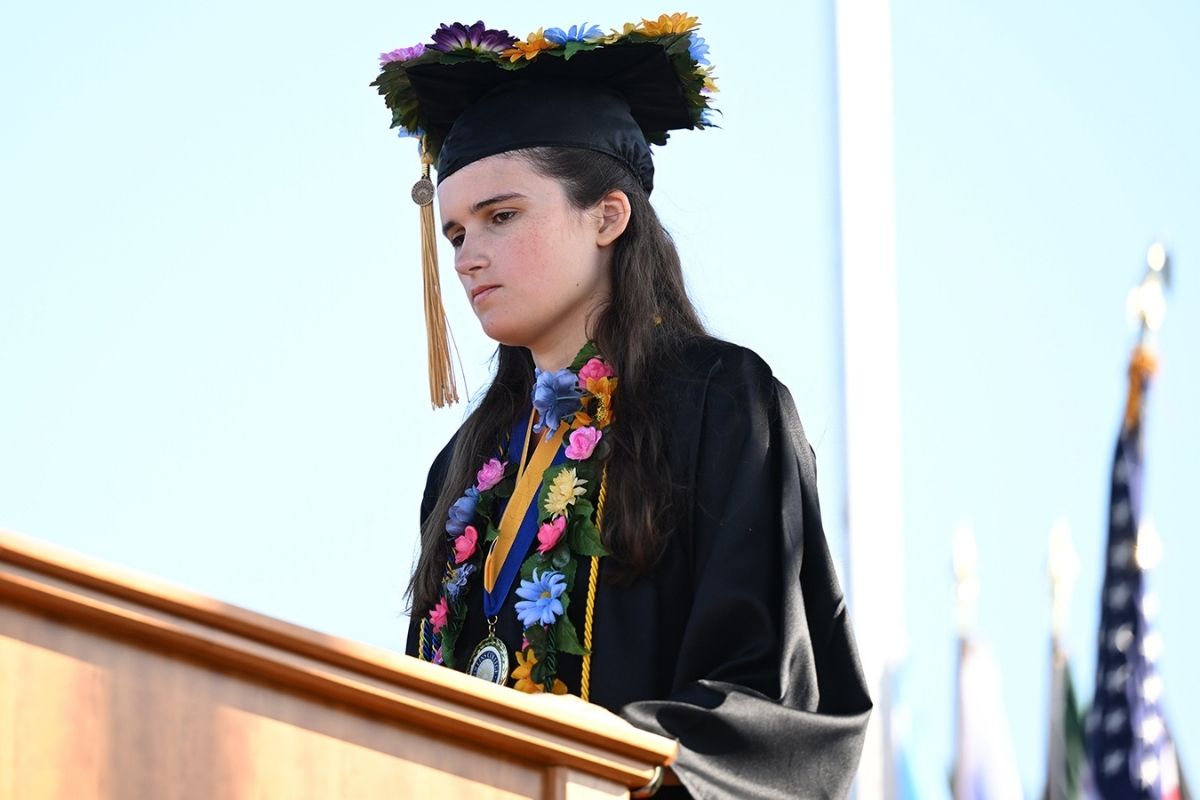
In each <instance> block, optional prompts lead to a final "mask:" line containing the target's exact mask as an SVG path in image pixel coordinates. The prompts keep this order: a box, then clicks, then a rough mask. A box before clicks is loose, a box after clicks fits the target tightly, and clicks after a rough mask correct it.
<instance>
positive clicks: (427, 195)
mask: <svg viewBox="0 0 1200 800" xmlns="http://www.w3.org/2000/svg"><path fill="white" fill-rule="evenodd" d="M412 199H413V202H414V203H416V204H417V205H419V206H427V205H429V204H430V203H432V202H433V181H431V180H429V178H421V179H420V180H419V181H417V182H416V183H414V184H413V188H412Z"/></svg>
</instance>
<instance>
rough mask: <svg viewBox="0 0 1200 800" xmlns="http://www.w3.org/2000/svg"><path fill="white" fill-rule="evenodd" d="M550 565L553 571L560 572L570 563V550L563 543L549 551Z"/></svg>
mask: <svg viewBox="0 0 1200 800" xmlns="http://www.w3.org/2000/svg"><path fill="white" fill-rule="evenodd" d="M549 555H550V565H551V566H552V567H554V568H555V569H558V570H561V569H563V568H565V567H566V566H567V564H570V563H571V550H570V548H569V547H566V546H565V544H564V543H560V544H559V545H558V547H555V548H554V549H553V550H551V551H550V553H549Z"/></svg>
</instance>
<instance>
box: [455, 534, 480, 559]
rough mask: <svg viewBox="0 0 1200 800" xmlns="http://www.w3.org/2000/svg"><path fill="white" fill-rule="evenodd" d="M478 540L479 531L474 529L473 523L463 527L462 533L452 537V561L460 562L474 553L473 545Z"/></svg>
mask: <svg viewBox="0 0 1200 800" xmlns="http://www.w3.org/2000/svg"><path fill="white" fill-rule="evenodd" d="M478 541H479V531H477V530H475V526H474V525H468V526H467V527H465V528H463V532H462V535H461V536H457V537H455V539H454V563H455V564H461V563H462V562H464V561H466V560H467V559H468V558H470V557H471V556H473V555H475V546H476V543H477V542H478Z"/></svg>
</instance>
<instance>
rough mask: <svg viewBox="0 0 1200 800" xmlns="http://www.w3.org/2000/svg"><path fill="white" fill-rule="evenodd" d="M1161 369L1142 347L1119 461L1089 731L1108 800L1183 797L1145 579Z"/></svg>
mask: <svg viewBox="0 0 1200 800" xmlns="http://www.w3.org/2000/svg"><path fill="white" fill-rule="evenodd" d="M1153 368H1154V364H1153V359H1152V358H1151V357H1150V356H1149V355H1148V354H1147V353H1146V351H1144V350H1143V349H1142V348H1140V347H1139V348H1138V350H1137V351H1135V353H1134V358H1133V362H1132V363H1131V365H1130V376H1129V377H1130V400H1129V404H1128V408H1127V411H1126V415H1125V422H1124V425H1123V426H1122V428H1121V434H1120V437H1119V438H1118V439H1117V450H1116V455H1115V456H1114V458H1113V470H1112V501H1111V503H1110V507H1109V525H1108V549H1107V551H1106V563H1105V571H1104V586H1103V589H1102V592H1101V600H1100V603H1101V606H1100V638H1099V654H1098V656H1097V658H1096V693H1095V697H1094V699H1093V701H1092V709H1091V711H1090V713H1089V714H1088V718H1087V723H1086V737H1087V755H1088V766H1089V770H1088V771H1089V776H1088V778H1089V779H1090V781H1089V782H1090V784H1091V786H1090V789H1091V793H1094V794H1095V795H1097V796H1099V797H1101V798H1104V800H1126V798H1130V799H1132V798H1137V799H1138V800H1159V799H1160V798H1171V799H1172V800H1178V799H1179V798H1180V797H1181V793H1180V775H1179V767H1178V762H1177V760H1176V756H1175V748H1174V745H1173V744H1172V741H1171V737H1170V734H1169V733H1168V731H1167V726H1166V721H1165V719H1164V716H1163V706H1162V697H1163V682H1162V678H1161V677H1160V676H1159V673H1158V668H1157V662H1158V658H1159V655H1160V653H1161V652H1162V639H1161V637H1160V636H1159V634H1158V633H1156V632H1155V631H1154V627H1153V624H1152V623H1153V620H1154V616H1155V613H1156V611H1157V602H1156V598H1155V596H1154V595H1152V594H1148V593H1147V592H1146V586H1145V575H1144V571H1143V570H1144V569H1145V568H1146V567H1148V566H1150V564H1149V563H1148V562H1149V561H1151V560H1152V554H1151V553H1150V552H1149V551H1151V550H1152V549H1156V547H1157V543H1156V540H1155V539H1153V538H1152V536H1151V535H1150V534H1151V533H1152V532H1150V531H1145V530H1142V536H1141V541H1140V542H1139V530H1140V529H1141V494H1142V492H1141V489H1142V405H1143V404H1142V398H1143V397H1144V396H1145V391H1146V388H1147V385H1148V383H1149V380H1150V375H1151V373H1152V372H1153ZM1139 546H1140V552H1139Z"/></svg>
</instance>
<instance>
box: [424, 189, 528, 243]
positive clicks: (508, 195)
mask: <svg viewBox="0 0 1200 800" xmlns="http://www.w3.org/2000/svg"><path fill="white" fill-rule="evenodd" d="M517 198H521V199H524V198H525V195H523V194H521V193H520V192H505V193H503V194H498V195H494V196H492V197H489V198H487V199H486V200H480V201H479V202H477V203H475V204H473V205H472V206H471V214H472V215H474V214H478V213H479V212H480V211H482V210H483V209H485V208H487V207H488V206H494V205H496V204H498V203H504V202H507V201H509V200H515V199H517ZM457 224H458V223H457V222H455V221H454V220H452V219H450V220H446V222H445V224H444V225H442V234H443V235H445V234H446V232H447V231H449V230H450V228H452V227H453V226H455V225H457Z"/></svg>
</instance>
